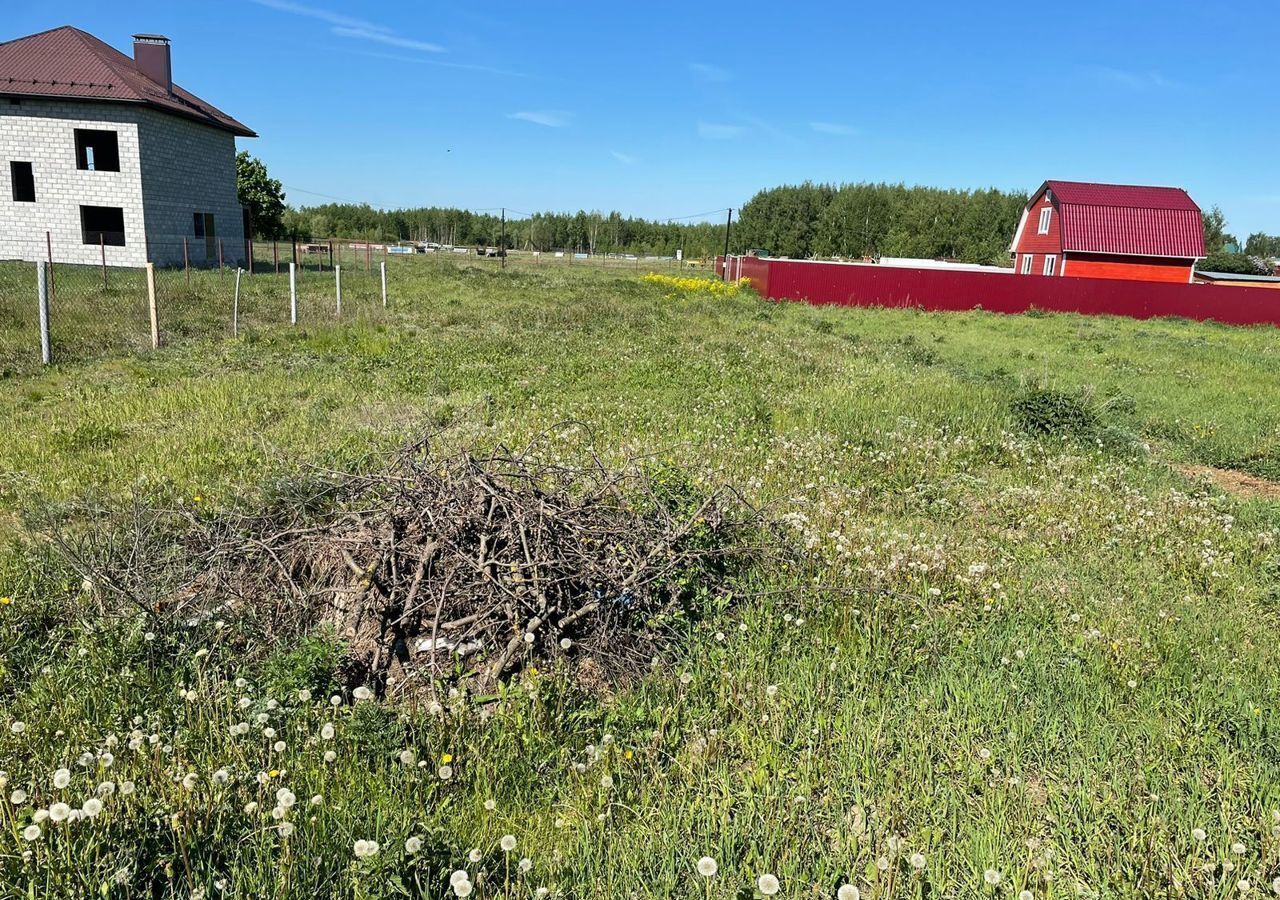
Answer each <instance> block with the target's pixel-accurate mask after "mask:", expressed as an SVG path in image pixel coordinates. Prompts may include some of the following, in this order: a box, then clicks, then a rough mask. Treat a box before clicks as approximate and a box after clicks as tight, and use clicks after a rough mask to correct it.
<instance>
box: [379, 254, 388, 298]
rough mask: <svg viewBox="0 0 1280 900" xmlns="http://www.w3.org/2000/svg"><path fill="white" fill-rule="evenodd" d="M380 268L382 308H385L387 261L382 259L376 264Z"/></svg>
mask: <svg viewBox="0 0 1280 900" xmlns="http://www.w3.org/2000/svg"><path fill="white" fill-rule="evenodd" d="M378 265H379V266H380V267H381V269H382V308H383V309H386V308H387V262H386V260H383V261H382V262H381V263H379V264H378Z"/></svg>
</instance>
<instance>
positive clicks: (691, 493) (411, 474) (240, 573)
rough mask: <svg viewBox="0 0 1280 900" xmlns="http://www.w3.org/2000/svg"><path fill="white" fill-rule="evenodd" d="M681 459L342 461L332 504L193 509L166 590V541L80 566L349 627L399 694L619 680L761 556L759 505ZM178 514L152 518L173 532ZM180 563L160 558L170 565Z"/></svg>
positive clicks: (182, 610) (369, 677)
mask: <svg viewBox="0 0 1280 900" xmlns="http://www.w3.org/2000/svg"><path fill="white" fill-rule="evenodd" d="M664 473H665V474H662V475H659V476H656V477H655V476H654V475H653V474H652V473H647V472H646V470H645V467H644V466H643V465H642V464H641V463H640V462H637V461H630V462H628V463H626V464H624V465H622V466H621V467H616V468H611V467H609V466H606V465H605V464H603V463H602V462H601V461H600V460H599V459H598V458H596V457H594V456H592V457H591V458H590V461H589V462H588V463H587V464H585V465H579V466H570V465H563V464H557V463H552V462H545V461H539V460H538V459H536V458H535V457H534V455H533V454H532V453H531V452H530V450H528V449H526V450H525V451H523V452H513V451H511V450H508V449H506V448H498V449H496V450H494V451H492V452H489V453H486V454H484V455H483V456H477V455H475V454H474V453H472V452H459V453H456V454H453V455H449V456H445V457H440V456H436V455H433V454H431V453H430V452H428V451H427V450H426V449H425V445H417V446H415V447H413V448H410V449H409V450H408V451H406V452H404V453H403V454H401V455H399V456H397V457H396V459H395V460H394V461H393V462H392V463H391V464H390V465H389V466H388V467H387V468H386V469H385V470H384V471H382V472H380V473H378V474H375V475H359V476H355V475H333V474H330V475H328V476H327V477H326V479H325V481H324V485H323V489H322V490H321V491H319V492H318V494H323V495H324V496H323V498H322V499H323V500H324V503H325V505H326V506H327V508H326V509H325V511H323V512H322V513H319V514H318V515H317V514H316V513H315V512H309V511H308V508H309V507H315V506H316V505H317V503H316V498H317V496H318V494H317V493H313V494H312V495H311V497H310V498H308V499H306V500H304V501H301V502H292V503H287V504H277V507H276V509H275V510H274V511H272V512H269V513H265V514H264V513H257V514H255V515H253V516H248V515H230V516H228V515H223V516H216V517H211V516H207V515H206V516H202V515H199V514H198V513H192V512H191V511H190V510H189V509H187V510H184V511H183V512H182V516H183V519H184V527H183V529H182V531H183V534H184V537H183V539H182V544H183V545H184V548H185V552H184V554H183V555H184V556H185V558H186V559H187V561H188V562H187V564H186V565H183V566H181V567H179V568H180V569H181V570H182V571H185V573H186V576H185V577H183V578H181V579H179V581H178V582H174V581H173V580H172V579H170V580H169V583H168V584H167V585H166V586H165V587H164V588H163V589H162V594H161V595H160V596H158V597H156V596H154V593H155V591H156V590H157V588H156V587H155V586H156V585H158V584H161V583H163V581H164V579H160V578H157V577H156V575H157V573H155V572H148V571H146V568H148V567H146V566H144V565H143V564H142V559H141V558H140V556H147V555H150V554H141V555H140V554H136V553H135V554H126V555H125V556H123V557H122V556H120V554H115V556H116V558H115V560H114V562H110V563H106V564H105V565H104V564H103V563H102V561H101V560H100V561H99V562H98V563H90V562H87V561H86V558H85V555H84V554H81V555H80V559H79V565H80V566H81V568H82V570H84V571H85V574H86V575H88V576H89V577H91V578H94V579H95V580H96V581H97V582H98V583H99V584H100V585H101V586H102V587H103V588H104V589H111V590H114V591H116V592H117V593H119V594H120V595H122V596H125V597H128V598H130V599H133V600H135V602H137V603H138V605H140V606H144V607H146V608H148V609H149V611H150V613H151V614H152V615H159V616H164V617H168V618H169V619H170V620H171V621H178V620H182V621H194V620H208V619H211V618H213V617H217V616H225V615H229V614H231V613H232V612H233V611H238V612H240V613H241V614H242V617H243V615H245V614H247V615H250V616H252V617H253V618H254V619H256V620H257V621H258V622H259V623H260V625H261V626H262V631H263V632H264V633H265V634H267V635H269V636H270V637H271V639H272V640H274V641H276V642H278V641H280V640H287V639H288V638H289V636H290V635H292V634H296V633H298V632H300V631H304V630H306V629H308V628H310V627H314V626H315V625H316V624H318V623H327V624H331V625H332V626H334V627H335V628H336V631H337V634H338V636H339V637H340V638H342V639H343V640H344V642H345V643H346V644H347V646H348V648H349V656H350V660H351V663H352V670H351V672H350V673H349V677H351V678H352V679H353V680H363V681H367V682H368V683H370V684H375V685H378V686H380V687H382V688H387V687H389V686H391V687H394V689H395V690H396V691H397V692H399V691H401V690H404V689H406V688H409V687H412V685H414V684H415V683H416V684H421V685H431V684H435V683H437V682H438V680H439V679H441V678H448V677H452V676H457V675H462V674H470V675H474V676H477V677H478V678H479V679H480V686H481V687H487V686H491V685H492V684H493V683H494V682H496V681H498V680H500V679H502V678H504V677H507V676H509V675H510V674H511V673H512V672H514V671H517V670H518V669H519V668H520V667H521V666H523V665H526V664H528V663H529V662H531V661H536V662H540V663H545V662H547V661H549V660H552V659H554V658H555V657H558V656H566V655H567V656H569V657H570V658H572V659H574V660H578V661H584V660H589V667H590V668H591V669H593V670H594V671H595V672H597V673H598V677H600V678H603V679H606V680H612V678H613V677H614V676H617V675H619V674H623V673H626V672H631V671H636V670H637V666H638V665H640V664H643V663H647V661H648V660H649V659H650V657H651V656H652V655H653V653H654V652H655V650H656V649H657V648H658V647H659V646H660V645H661V644H662V643H664V642H665V640H666V639H667V638H668V636H669V634H670V632H671V630H672V629H673V628H675V627H678V626H679V624H680V623H681V622H683V621H685V620H686V617H687V616H689V615H690V614H691V613H693V614H696V608H697V606H698V605H699V604H700V603H702V602H705V601H706V600H707V599H708V598H709V597H713V596H714V595H715V594H716V592H717V591H718V590H720V589H721V586H722V584H723V581H724V579H725V578H726V577H727V575H728V574H729V572H730V571H731V569H732V568H733V567H734V566H736V565H737V564H740V563H741V562H743V561H744V560H745V559H746V558H747V557H748V556H749V555H751V554H752V553H753V550H752V549H751V548H750V547H749V546H748V542H749V541H750V540H751V535H752V534H753V533H754V532H755V530H756V526H757V524H758V515H757V513H756V512H755V511H754V510H753V509H752V508H751V507H750V506H749V505H748V504H747V503H745V502H744V501H743V500H742V499H741V498H740V497H739V496H738V495H736V494H735V493H733V492H732V491H727V490H720V491H716V492H712V493H710V494H701V495H700V494H699V493H698V492H697V491H695V490H693V489H692V488H690V487H689V485H688V484H687V482H685V481H684V480H683V479H682V478H681V477H680V476H679V475H678V474H675V475H673V473H671V471H670V470H664ZM169 514H170V515H172V514H173V511H169ZM160 521H161V520H158V519H148V520H147V522H146V523H145V524H142V523H140V524H139V525H138V527H139V528H145V529H146V530H148V531H149V532H155V531H157V530H168V531H169V533H172V531H173V529H172V528H167V529H166V528H164V527H163V526H162V525H160V524H159V523H160ZM137 543H139V544H140V545H141V544H147V543H149V542H148V541H147V540H139V541H138V542H137ZM173 557H174V554H172V553H166V554H161V555H160V558H167V559H168V561H169V562H168V565H169V567H170V572H172V571H174V569H173V566H172V562H173ZM148 585H150V586H151V588H150V589H151V592H152V594H153V596H151V597H146V596H142V595H141V593H140V591H143V590H145V589H146V586H148ZM593 677H597V676H593Z"/></svg>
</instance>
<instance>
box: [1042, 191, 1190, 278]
mask: <svg viewBox="0 0 1280 900" xmlns="http://www.w3.org/2000/svg"><path fill="white" fill-rule="evenodd" d="M1045 188H1048V189H1049V190H1051V191H1053V196H1054V199H1055V202H1056V205H1057V207H1058V212H1059V214H1060V215H1061V216H1062V249H1063V250H1064V251H1074V252H1077V253H1114V254H1122V255H1132V256H1169V257H1177V258H1181V259H1197V258H1200V257H1203V256H1204V223H1203V220H1202V218H1201V215H1200V207H1199V206H1197V205H1196V203H1195V201H1194V200H1192V199H1191V197H1190V196H1188V195H1187V192H1186V191H1184V190H1182V188H1168V187H1146V186H1143V185H1135V184H1091V183H1087V182H1080V181H1046V182H1045V183H1044V186H1043V187H1041V189H1040V190H1039V191H1036V193H1035V197H1038V196H1040V194H1041V193H1043V192H1044V189H1045ZM1032 199H1033V200H1034V197H1033V198H1032Z"/></svg>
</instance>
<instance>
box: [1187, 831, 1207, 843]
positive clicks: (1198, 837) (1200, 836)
mask: <svg viewBox="0 0 1280 900" xmlns="http://www.w3.org/2000/svg"><path fill="white" fill-rule="evenodd" d="M1191 836H1192V837H1193V838H1195V839H1196V840H1197V841H1203V840H1204V839H1205V838H1206V837H1208V836H1209V835H1208V834H1207V833H1206V832H1205V830H1204V829H1203V828H1192V829H1191Z"/></svg>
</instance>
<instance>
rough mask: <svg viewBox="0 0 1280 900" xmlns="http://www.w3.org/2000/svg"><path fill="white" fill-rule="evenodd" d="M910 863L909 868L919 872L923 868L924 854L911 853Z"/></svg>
mask: <svg viewBox="0 0 1280 900" xmlns="http://www.w3.org/2000/svg"><path fill="white" fill-rule="evenodd" d="M910 862H911V868H913V869H915V870H916V871H917V872H919V871H920V870H921V869H923V868H924V867H925V858H924V854H923V853H912V854H911V859H910Z"/></svg>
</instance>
